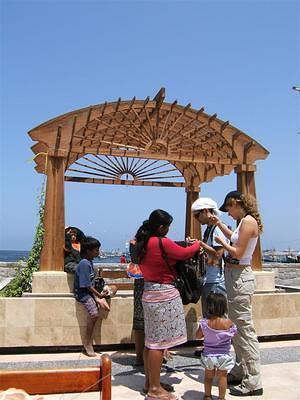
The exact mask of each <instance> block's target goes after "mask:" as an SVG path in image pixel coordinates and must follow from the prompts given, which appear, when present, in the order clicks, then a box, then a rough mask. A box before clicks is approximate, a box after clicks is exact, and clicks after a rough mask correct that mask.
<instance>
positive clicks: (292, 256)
mask: <svg viewBox="0 0 300 400" xmlns="http://www.w3.org/2000/svg"><path fill="white" fill-rule="evenodd" d="M263 261H264V262H278V263H299V262H300V252H299V251H297V250H284V251H276V250H265V251H264V252H263Z"/></svg>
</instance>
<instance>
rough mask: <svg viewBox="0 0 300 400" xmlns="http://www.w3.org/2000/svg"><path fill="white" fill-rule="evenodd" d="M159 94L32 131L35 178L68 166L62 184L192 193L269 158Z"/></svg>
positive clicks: (223, 125)
mask: <svg viewBox="0 0 300 400" xmlns="http://www.w3.org/2000/svg"><path fill="white" fill-rule="evenodd" d="M164 99H165V90H164V89H163V88H162V89H160V91H159V92H158V93H157V95H156V96H155V97H154V98H153V99H152V100H150V98H149V97H147V98H146V99H145V100H137V99H136V98H135V97H134V98H133V99H132V100H129V101H128V100H125V101H124V100H121V99H118V100H117V101H116V102H112V103H104V104H100V105H93V106H89V107H86V108H83V109H80V110H76V111H72V112H69V113H67V114H63V115H61V116H59V117H56V118H54V119H51V120H50V121H47V122H45V123H43V124H41V125H39V126H37V127H36V128H34V129H32V130H30V131H29V135H30V137H31V138H32V139H33V140H35V141H37V143H36V144H35V145H34V146H32V150H33V152H34V153H35V154H36V157H35V161H36V170H37V171H38V172H40V173H45V165H46V158H47V156H56V157H64V158H65V159H66V171H65V180H69V181H70V180H71V181H80V182H94V183H116V184H124V183H125V184H132V185H161V186H184V187H196V186H199V184H201V183H202V182H208V181H210V180H212V179H213V178H214V177H216V176H221V175H225V174H229V173H230V172H231V171H232V170H233V169H234V167H235V166H238V165H239V166H244V168H245V170H247V168H248V167H250V166H252V165H253V164H254V163H255V161H256V160H262V159H265V158H266V157H267V156H268V154H269V153H268V151H267V150H266V149H265V148H264V147H263V146H261V145H260V144H259V143H258V142H256V141H255V140H254V139H252V138H251V137H250V136H248V135H247V134H245V133H244V132H242V131H241V130H239V129H237V128H235V127H234V126H232V125H230V124H229V122H228V121H226V122H224V121H222V120H220V119H218V118H217V114H214V115H208V114H206V113H205V112H204V108H201V109H200V110H194V109H193V108H191V105H190V104H188V105H187V106H181V105H179V104H177V101H174V102H173V103H167V102H165V101H164Z"/></svg>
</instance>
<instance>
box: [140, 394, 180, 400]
mask: <svg viewBox="0 0 300 400" xmlns="http://www.w3.org/2000/svg"><path fill="white" fill-rule="evenodd" d="M145 400H179V398H178V397H176V396H175V395H174V394H171V393H168V394H162V395H159V396H149V395H147V396H146V397H145Z"/></svg>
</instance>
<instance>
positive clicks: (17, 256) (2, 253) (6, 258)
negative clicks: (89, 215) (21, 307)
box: [0, 250, 120, 264]
mask: <svg viewBox="0 0 300 400" xmlns="http://www.w3.org/2000/svg"><path fill="white" fill-rule="evenodd" d="M29 253H30V252H29V251H26V250H0V262H2V263H5V262H17V261H20V260H24V258H27V257H28V256H29ZM119 260H120V257H119V256H108V257H104V258H100V257H97V258H95V259H94V263H96V264H98V263H99V264H101V263H118V262H119Z"/></svg>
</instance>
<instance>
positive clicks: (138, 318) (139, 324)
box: [132, 279, 144, 331]
mask: <svg viewBox="0 0 300 400" xmlns="http://www.w3.org/2000/svg"><path fill="white" fill-rule="evenodd" d="M143 291H144V279H135V280H134V292H133V324H132V328H133V329H134V330H136V331H143V330H144V310H143V304H142V296H143Z"/></svg>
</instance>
